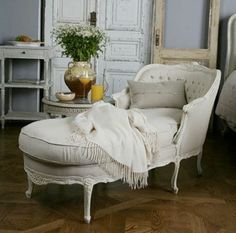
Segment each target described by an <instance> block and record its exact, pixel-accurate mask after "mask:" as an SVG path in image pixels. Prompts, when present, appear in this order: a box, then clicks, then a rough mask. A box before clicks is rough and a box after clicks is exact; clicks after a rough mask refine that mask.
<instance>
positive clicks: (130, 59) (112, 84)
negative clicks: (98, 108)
mask: <svg viewBox="0 0 236 233" xmlns="http://www.w3.org/2000/svg"><path fill="white" fill-rule="evenodd" d="M98 2H99V16H98V26H100V27H101V28H103V29H104V30H105V32H106V34H107V36H108V40H107V42H106V46H105V49H104V53H103V54H102V55H101V56H100V57H99V59H98V61H97V73H98V76H99V78H101V79H102V78H104V77H105V78H106V80H107V82H108V83H109V92H108V94H112V93H115V92H117V91H120V90H122V89H123V88H124V87H126V86H127V80H129V79H133V78H134V76H135V74H136V73H137V71H138V70H139V69H140V68H141V67H142V66H143V65H144V64H147V63H149V62H150V59H149V57H150V38H151V34H150V31H151V18H150V15H151V3H152V1H149V0H106V1H104V0H100V1H98Z"/></svg>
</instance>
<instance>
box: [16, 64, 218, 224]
mask: <svg viewBox="0 0 236 233" xmlns="http://www.w3.org/2000/svg"><path fill="white" fill-rule="evenodd" d="M220 75H221V74H220V71H219V70H214V69H208V68H206V67H203V66H200V65H196V64H189V65H159V64H151V65H147V66H144V67H143V68H142V69H141V70H140V71H139V72H138V73H137V75H136V77H135V80H136V81H140V82H153V83H157V82H163V81H176V80H179V81H181V82H182V83H184V88H183V93H182V95H183V96H184V98H185V97H186V100H185V101H186V103H185V104H184V106H183V107H179V108H177V107H174V108H171V107H168V108H165V107H152V108H145V109H141V111H142V112H143V113H144V114H145V115H146V117H147V119H148V120H149V123H150V124H152V125H153V127H155V128H156V132H157V134H158V142H157V143H158V147H159V149H158V153H157V154H154V155H153V159H152V162H151V165H150V166H149V168H148V169H149V170H150V169H154V168H156V167H161V166H165V165H167V164H169V163H174V164H175V169H174V173H173V176H172V181H171V187H172V189H173V190H174V192H175V193H177V192H178V187H177V176H178V171H179V167H180V162H181V160H182V159H186V158H189V157H191V156H197V158H198V159H197V168H198V172H199V173H201V172H202V169H201V166H200V161H201V156H202V148H203V144H204V141H205V137H206V133H207V129H208V124H209V119H210V116H211V112H212V108H213V104H214V101H215V97H216V94H217V91H218V88H219V83H220ZM113 97H114V99H115V102H116V106H117V107H119V108H124V109H128V108H129V107H130V104H131V100H130V98H131V95H130V94H129V89H128V88H126V89H125V90H123V91H122V92H120V93H117V94H115V95H114V96H113ZM170 106H171V105H170ZM71 121H72V119H71V118H63V119H48V120H42V121H38V122H34V123H31V124H30V125H28V126H26V127H24V128H23V129H22V131H21V133H20V137H19V146H20V149H21V150H22V151H23V153H24V169H25V172H26V173H27V176H28V183H29V187H28V190H27V191H26V196H27V197H31V193H32V189H33V183H34V184H38V185H44V184H48V183H57V184H74V183H77V184H81V185H83V186H84V219H85V221H86V222H90V219H91V215H90V203H91V194H92V189H93V186H94V185H95V184H96V183H100V182H113V181H115V180H117V179H119V178H120V177H111V176H110V175H109V174H108V173H107V172H106V171H104V170H103V169H102V168H101V167H100V166H99V165H98V164H96V163H94V162H92V161H89V160H88V159H86V158H84V157H83V155H81V154H79V153H78V150H77V148H76V146H75V145H71V144H70V143H69V142H68V141H67V140H66V138H67V137H69V136H70V135H71V133H72V126H71Z"/></svg>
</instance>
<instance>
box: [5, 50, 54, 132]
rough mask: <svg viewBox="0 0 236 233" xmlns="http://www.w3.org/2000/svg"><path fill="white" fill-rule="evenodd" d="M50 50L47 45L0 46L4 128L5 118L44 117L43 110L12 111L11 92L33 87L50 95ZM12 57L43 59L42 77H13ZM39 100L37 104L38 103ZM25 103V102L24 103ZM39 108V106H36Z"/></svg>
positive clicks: (35, 118) (44, 94) (34, 118)
mask: <svg viewBox="0 0 236 233" xmlns="http://www.w3.org/2000/svg"><path fill="white" fill-rule="evenodd" d="M52 55H53V53H52V50H51V48H49V47H16V46H0V60H1V125H2V128H4V125H5V120H39V119H43V118H45V116H46V115H45V113H43V112H39V111H38V112H21V111H14V110H13V108H12V94H13V92H14V90H15V89H21V90H22V92H23V91H24V90H25V89H34V90H36V91H39V90H43V96H46V97H47V96H49V95H50V89H51V85H52V84H51V78H50V72H49V67H50V61H51V58H52ZM13 59H26V60H38V61H40V60H43V61H44V62H43V63H44V65H43V66H44V73H43V75H42V77H40V75H39V77H38V79H36V80H30V79H27V77H26V78H25V79H24V80H18V79H13V75H12V72H13V71H12V68H13V63H12V61H13ZM6 60H7V61H8V70H6ZM7 93H8V105H7V106H6V94H7ZM40 102H41V101H38V102H37V104H38V105H40ZM26 104H27V103H26ZM38 109H39V107H38Z"/></svg>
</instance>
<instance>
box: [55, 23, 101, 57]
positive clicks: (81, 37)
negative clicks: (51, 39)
mask: <svg viewBox="0 0 236 233" xmlns="http://www.w3.org/2000/svg"><path fill="white" fill-rule="evenodd" d="M52 34H53V35H54V36H55V40H56V42H57V44H59V45H60V46H61V47H62V49H63V51H62V55H66V56H67V57H71V58H72V59H73V60H74V61H89V60H90V59H91V57H98V54H99V52H100V51H102V47H103V46H104V42H105V33H104V32H103V31H102V30H101V29H100V28H98V27H95V26H90V25H79V24H74V25H68V24H66V25H62V26H59V27H57V28H55V29H54V30H53V32H52Z"/></svg>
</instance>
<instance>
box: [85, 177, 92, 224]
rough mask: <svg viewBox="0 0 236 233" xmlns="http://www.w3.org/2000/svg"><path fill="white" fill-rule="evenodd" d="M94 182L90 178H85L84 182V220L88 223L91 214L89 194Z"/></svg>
mask: <svg viewBox="0 0 236 233" xmlns="http://www.w3.org/2000/svg"><path fill="white" fill-rule="evenodd" d="M93 186H94V184H93V183H92V182H90V180H86V181H85V183H84V221H85V222H86V223H90V220H91V214H90V208H91V196H92V191H93Z"/></svg>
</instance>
